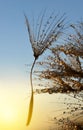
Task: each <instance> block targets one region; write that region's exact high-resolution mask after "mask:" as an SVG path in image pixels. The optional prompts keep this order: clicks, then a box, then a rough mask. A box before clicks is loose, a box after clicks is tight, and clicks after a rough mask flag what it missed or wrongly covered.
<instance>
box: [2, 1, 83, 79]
mask: <svg viewBox="0 0 83 130" xmlns="http://www.w3.org/2000/svg"><path fill="white" fill-rule="evenodd" d="M82 6H83V1H82V0H77V1H76V0H69V1H68V0H49V1H48V0H12V1H11V0H7V1H6V0H0V78H1V77H2V76H3V75H4V76H6V78H7V77H8V76H10V75H12V76H13V75H14V74H13V71H14V72H15V71H16V73H17V74H16V75H18V74H19V75H22V73H25V69H26V68H25V64H27V63H28V62H30V63H31V61H32V60H33V59H32V58H33V57H32V50H31V46H30V44H29V40H28V35H27V30H26V25H25V19H24V15H23V12H25V13H26V15H27V17H29V18H30V17H32V16H33V15H34V16H37V15H38V14H39V13H40V12H41V10H43V9H45V8H46V9H47V10H50V11H52V10H55V13H56V14H57V12H60V13H61V14H62V13H64V12H65V13H66V15H67V18H68V20H69V21H71V22H77V21H79V20H80V19H82V12H83V7H82ZM30 57H31V58H30Z"/></svg>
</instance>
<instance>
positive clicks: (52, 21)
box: [24, 14, 64, 125]
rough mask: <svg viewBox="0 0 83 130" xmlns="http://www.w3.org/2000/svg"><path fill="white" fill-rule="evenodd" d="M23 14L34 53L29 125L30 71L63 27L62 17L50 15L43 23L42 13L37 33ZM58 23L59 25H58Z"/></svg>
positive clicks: (31, 107)
mask: <svg viewBox="0 0 83 130" xmlns="http://www.w3.org/2000/svg"><path fill="white" fill-rule="evenodd" d="M24 16H25V20H26V25H27V30H28V34H29V39H30V43H31V46H32V50H33V53H34V58H35V59H34V62H33V64H32V67H31V72H30V81H31V99H30V106H29V115H28V120H27V125H29V123H30V121H31V117H32V112H33V100H34V99H33V98H34V97H33V84H32V71H33V68H34V65H35V62H36V60H37V59H38V57H39V56H40V55H42V54H43V53H44V51H45V50H46V49H47V48H48V47H49V46H51V45H52V43H53V42H55V41H56V40H57V38H59V37H60V35H61V34H62V30H63V29H64V24H63V22H64V19H63V17H61V18H59V19H58V20H56V16H54V17H53V16H50V17H49V18H48V20H47V22H46V23H45V24H43V22H44V14H43V15H42V17H41V19H40V23H38V24H37V26H38V30H35V31H36V32H37V34H36V35H35V33H34V32H33V31H32V30H31V26H30V24H29V20H28V18H27V17H26V15H24ZM59 24H60V26H59Z"/></svg>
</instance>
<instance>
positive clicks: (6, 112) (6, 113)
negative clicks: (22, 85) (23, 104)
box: [1, 107, 16, 124]
mask: <svg viewBox="0 0 83 130" xmlns="http://www.w3.org/2000/svg"><path fill="white" fill-rule="evenodd" d="M1 116H2V120H3V122H5V123H7V124H8V123H11V122H14V120H16V113H15V110H13V108H11V107H6V108H4V109H3V110H2V113H1Z"/></svg>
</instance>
